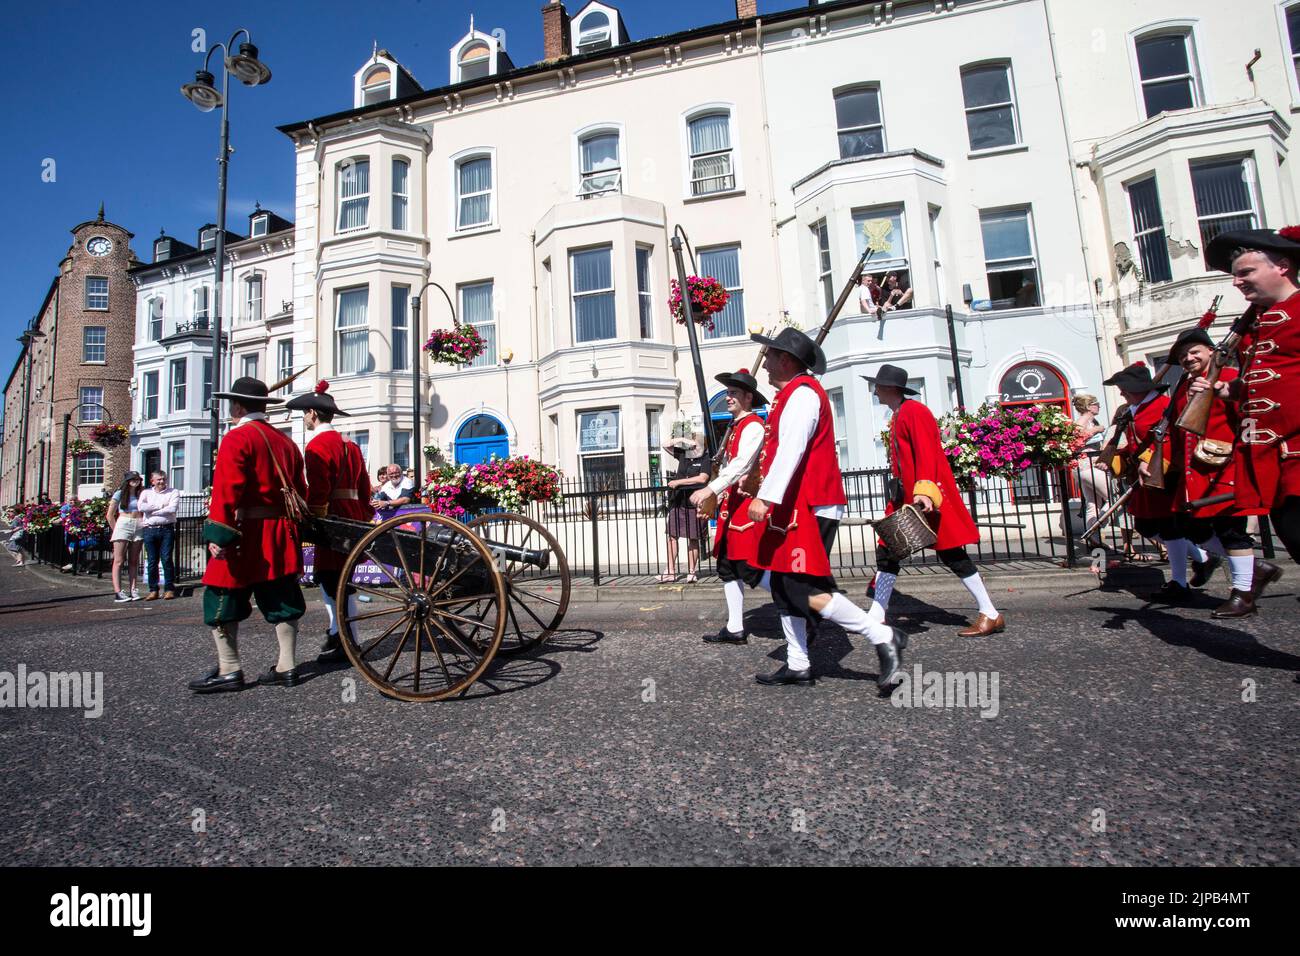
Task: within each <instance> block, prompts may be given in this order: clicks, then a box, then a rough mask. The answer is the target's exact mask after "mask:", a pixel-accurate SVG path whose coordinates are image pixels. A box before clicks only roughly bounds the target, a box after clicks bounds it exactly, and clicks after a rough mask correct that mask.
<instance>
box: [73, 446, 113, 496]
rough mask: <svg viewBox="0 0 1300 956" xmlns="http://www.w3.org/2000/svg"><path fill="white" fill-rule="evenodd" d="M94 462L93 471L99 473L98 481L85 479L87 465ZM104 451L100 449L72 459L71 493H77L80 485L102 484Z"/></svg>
mask: <svg viewBox="0 0 1300 956" xmlns="http://www.w3.org/2000/svg"><path fill="white" fill-rule="evenodd" d="M91 462H94V463H95V468H94V471H95V472H96V473H97V474H98V475H99V480H98V481H87V480H86V471H87V467H86V466H87V465H89V464H90V463H91ZM104 464H105V462H104V453H103V452H100V451H92V452H88V453H87V454H85V455H78V456H77V457H76V458H74V459H72V467H73V479H72V487H73V488H74V489H75V490H74V492H73V494H77V493H78V492H79V491H80V489H81V486H82V485H102V484H103V483H104Z"/></svg>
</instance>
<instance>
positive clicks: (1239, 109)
mask: <svg viewBox="0 0 1300 956" xmlns="http://www.w3.org/2000/svg"><path fill="white" fill-rule="evenodd" d="M1251 127H1262V128H1263V129H1265V130H1267V133H1268V135H1269V136H1271V137H1272V138H1273V139H1274V141H1275V142H1276V145H1277V148H1278V149H1279V150H1280V151H1281V152H1283V153H1285V152H1286V151H1287V147H1286V139H1287V137H1288V136H1290V135H1291V124H1290V123H1288V122H1287V121H1286V120H1285V119H1283V118H1282V116H1281V115H1280V114H1279V113H1278V112H1277V110H1275V109H1273V107H1271V106H1270V105H1269V104H1268V103H1266V102H1265V101H1264V100H1258V99H1255V100H1242V101H1240V102H1237V103H1229V104H1220V105H1216V106H1202V107H1198V108H1196V109H1190V110H1179V111H1177V112H1174V113H1161V114H1160V115H1159V116H1156V117H1155V118H1154V119H1149V120H1147V121H1146V122H1144V123H1141V124H1139V125H1137V126H1134V127H1131V128H1129V129H1126V130H1124V131H1122V132H1120V133H1116V134H1115V135H1114V136H1111V137H1109V138H1107V139H1104V140H1101V141H1099V142H1098V143H1096V144H1095V145H1094V146H1093V160H1092V161H1093V164H1094V165H1095V166H1097V167H1101V168H1104V167H1106V166H1111V165H1114V164H1116V163H1119V162H1122V161H1124V160H1126V159H1130V158H1131V157H1133V156H1135V155H1138V154H1139V153H1142V152H1144V151H1146V150H1158V149H1160V148H1162V147H1166V146H1167V145H1168V144H1169V143H1170V142H1172V141H1173V140H1176V139H1182V138H1185V137H1189V136H1205V135H1215V134H1219V135H1221V134H1224V133H1231V132H1236V131H1239V130H1246V129H1250V128H1251Z"/></svg>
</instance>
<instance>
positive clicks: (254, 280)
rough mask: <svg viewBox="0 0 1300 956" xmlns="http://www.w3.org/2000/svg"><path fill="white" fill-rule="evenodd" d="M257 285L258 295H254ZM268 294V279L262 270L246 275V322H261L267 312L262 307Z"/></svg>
mask: <svg viewBox="0 0 1300 956" xmlns="http://www.w3.org/2000/svg"><path fill="white" fill-rule="evenodd" d="M254 286H256V287H257V297H256V298H254V297H253V287H254ZM265 296H266V280H265V278H264V277H263V276H262V274H261V273H260V272H254V273H253V274H252V275H249V276H245V277H244V317H245V321H246V322H261V321H262V317H263V315H264V314H265V313H264V310H263V308H262V303H263V299H264V298H265Z"/></svg>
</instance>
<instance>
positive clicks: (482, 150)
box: [447, 146, 499, 236]
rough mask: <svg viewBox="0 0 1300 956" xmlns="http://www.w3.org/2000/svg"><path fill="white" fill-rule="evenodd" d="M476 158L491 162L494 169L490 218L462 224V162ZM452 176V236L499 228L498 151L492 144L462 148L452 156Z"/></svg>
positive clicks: (448, 184) (489, 205) (489, 202)
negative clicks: (468, 224)
mask: <svg viewBox="0 0 1300 956" xmlns="http://www.w3.org/2000/svg"><path fill="white" fill-rule="evenodd" d="M476 159H486V160H488V162H489V163H490V164H491V169H492V188H491V189H489V190H487V196H488V218H487V222H481V223H475V224H474V225H472V226H463V227H462V226H461V225H460V201H461V199H462V198H464V197H462V196H461V194H460V167H461V164H462V163H468V162H471V161H473V160H476ZM450 162H451V178H450V180H449V181H448V183H447V187H448V190H449V192H450V200H451V210H450V213H451V215H450V222H449V223H448V227H449V235H450V236H469V235H475V234H477V233H480V232H488V231H490V230H493V229H496V228H497V193H498V191H499V190H498V185H499V183H498V180H497V151H496V147H492V146H476V147H474V148H472V149H465V150H461V151H460V152H459V153H456V154H454V155H453V156H452V157H451V160H450ZM470 195H471V196H481V195H483V193H481V192H479V193H471V194H470Z"/></svg>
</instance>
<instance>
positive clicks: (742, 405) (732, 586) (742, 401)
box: [691, 368, 772, 644]
mask: <svg viewBox="0 0 1300 956" xmlns="http://www.w3.org/2000/svg"><path fill="white" fill-rule="evenodd" d="M714 378H715V379H716V380H717V381H719V382H721V383H722V384H723V385H725V386H727V392H726V401H727V411H729V412H730V413H731V426H730V427H729V428H728V429H727V435H726V441H725V442H724V443H723V445H724V447H723V449H722V456H723V457H722V461H721V463H720V465H719V468H718V476H717V477H716V478H714V479H713V480H712V481H710V482H709V483H708V484H707V485H705V486H704V487H703V488H701V489H700V490H699V491H697V492H695V493H694V494H693V495H691V504H692V505H694V506H695V507H696V508H701V507H704V506H705V505H707V504H708V503H709V501H710V500H711V499H712V500H715V501H717V503H718V530H717V533H716V534H715V535H714V539H713V557H714V558H715V559H716V562H717V568H718V577H719V578H720V579H721V580H722V594H723V597H725V598H726V601H727V623H726V624H724V625H723V626H722V628H721V629H720V630H719V631H718V633H717V634H706V635H705V637H704V640H705V642H706V643H709V644H748V643H749V638H748V637H746V636H745V587H744V586H745V585H746V584H748V585H749V586H750V587H751V588H755V587H762V588H766V589H767V590H769V591H770V590H771V589H772V586H771V583H770V581H771V575H770V573H769V572H767V571H764V570H763V569H762V568H759V567H755V566H754V563H753V562H754V559H755V556H756V555H757V553H758V540H759V538H761V537H762V535H763V526H762V524H760V523H759V522H757V521H751V520H750V518H749V502H750V501H751V500H753V499H752V498H751V497H750V496H749V495H747V494H745V492H744V491H743V489H742V485H743V484H744V483H745V479H746V478H747V477H748V476H749V471H750V468H752V467H753V465H754V463H755V462H756V461H758V453H759V452H760V451H761V450H762V448H763V439H764V438H765V433H764V429H763V419H762V418H760V417H759V416H758V414H757V413H756V412H754V408H762V407H763V406H764V405H766V404H767V398H766V397H765V396H764V395H763V393H762V392H760V391H759V390H758V381H757V380H756V379H755V378H754V376H752V375H750V374H749V372H748V371H746V370H745V369H743V368H742V369H740V370H739V371H738V372H723V373H722V374H721V375H715V376H714Z"/></svg>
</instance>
